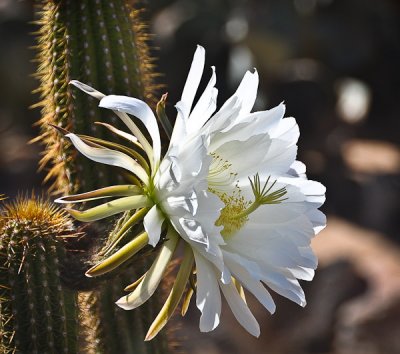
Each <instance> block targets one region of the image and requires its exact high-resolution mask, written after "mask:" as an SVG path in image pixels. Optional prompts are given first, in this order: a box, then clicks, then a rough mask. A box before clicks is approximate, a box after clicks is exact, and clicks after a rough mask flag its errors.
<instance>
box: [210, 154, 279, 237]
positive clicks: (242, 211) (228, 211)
mask: <svg viewBox="0 0 400 354" xmlns="http://www.w3.org/2000/svg"><path fill="white" fill-rule="evenodd" d="M211 156H212V157H213V161H212V163H211V166H210V171H209V175H208V185H209V188H208V189H209V190H210V192H212V193H214V194H216V195H218V197H219V198H220V199H221V200H222V202H223V203H224V204H225V207H224V208H223V209H222V210H221V214H220V216H219V218H218V220H217V221H216V222H215V225H216V226H223V230H222V231H221V235H222V236H223V237H224V238H228V237H230V236H232V235H233V234H234V233H236V232H237V231H238V230H240V229H241V228H242V227H243V226H244V225H245V224H246V222H247V221H248V220H249V215H250V214H251V213H253V212H254V211H256V210H257V209H258V208H259V207H260V206H261V205H266V204H279V203H281V202H283V201H284V200H286V199H287V198H284V196H285V195H286V194H287V190H286V188H285V187H283V188H278V189H276V188H274V186H275V185H276V182H277V181H276V180H275V181H274V182H272V183H269V182H270V177H268V178H267V180H266V182H265V183H264V184H262V183H261V180H260V176H259V175H258V174H256V175H255V176H254V177H253V179H251V178H250V177H249V181H250V186H251V189H252V191H253V194H254V201H253V202H251V201H248V200H246V198H245V197H244V196H243V194H242V191H241V189H240V187H239V185H238V180H237V179H236V178H237V173H235V172H233V171H232V170H231V167H232V164H230V163H229V161H226V160H224V159H222V158H221V157H220V156H219V155H218V154H215V153H212V154H211ZM235 182H236V183H235Z"/></svg>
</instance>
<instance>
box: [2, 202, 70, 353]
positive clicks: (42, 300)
mask: <svg viewBox="0 0 400 354" xmlns="http://www.w3.org/2000/svg"><path fill="white" fill-rule="evenodd" d="M74 233H75V231H74V228H73V224H72V222H71V220H69V218H68V217H67V216H66V215H65V213H62V212H60V211H57V209H56V208H54V207H52V206H51V205H50V204H49V203H46V202H42V201H41V200H36V199H30V200H24V199H22V200H19V201H18V202H17V203H15V205H11V206H8V207H6V209H5V210H3V214H2V216H1V219H0V267H1V272H0V293H1V295H0V298H1V305H0V331H1V333H0V334H1V335H0V342H1V344H0V347H1V346H3V350H4V351H2V353H13V352H17V353H54V354H56V353H57V354H58V353H71V354H72V353H76V352H77V333H78V329H77V328H78V323H77V305H76V296H77V294H76V292H74V291H72V290H69V289H66V288H65V287H64V286H63V284H62V282H61V277H60V272H62V271H63V269H62V266H63V264H64V259H65V249H64V241H63V238H65V237H71V236H73V235H74Z"/></svg>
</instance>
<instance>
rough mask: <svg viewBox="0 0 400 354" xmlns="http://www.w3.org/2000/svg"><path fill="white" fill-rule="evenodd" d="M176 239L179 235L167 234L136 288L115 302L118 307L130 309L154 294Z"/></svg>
mask: <svg viewBox="0 0 400 354" xmlns="http://www.w3.org/2000/svg"><path fill="white" fill-rule="evenodd" d="M178 241H179V237H178V235H177V234H174V235H173V234H172V233H170V234H168V235H167V240H166V241H165V243H164V244H163V245H162V247H161V251H160V253H159V254H158V256H157V258H156V259H155V260H154V262H153V264H152V265H151V267H150V269H149V270H148V271H147V272H146V274H145V276H144V277H143V280H142V281H141V282H140V283H139V285H138V286H137V288H136V289H135V290H134V291H133V292H131V293H130V294H129V295H126V296H123V297H121V298H120V299H119V300H118V301H117V302H116V304H117V305H118V306H119V307H121V308H123V309H124V310H132V309H134V308H136V307H138V306H140V305H142V304H143V303H145V302H146V301H147V300H148V299H149V298H150V297H151V296H152V295H153V294H154V292H155V291H156V289H157V287H158V284H160V281H161V279H162V277H163V274H164V272H165V269H166V268H167V266H168V263H169V261H170V260H171V257H172V255H173V253H174V251H175V249H176V246H177V243H178Z"/></svg>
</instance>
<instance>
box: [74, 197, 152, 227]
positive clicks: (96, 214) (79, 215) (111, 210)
mask: <svg viewBox="0 0 400 354" xmlns="http://www.w3.org/2000/svg"><path fill="white" fill-rule="evenodd" d="M151 203H152V202H151V200H150V199H149V198H147V197H146V196H144V195H134V196H131V197H124V198H119V199H116V200H113V201H111V202H108V203H104V204H101V205H98V206H95V207H94V208H91V209H88V210H85V211H79V210H75V209H67V211H68V212H69V213H70V214H71V215H72V216H73V217H74V218H75V219H77V220H79V221H83V222H91V221H96V220H100V219H104V218H107V217H109V216H111V215H115V214H118V213H122V212H123V211H126V210H131V209H138V208H143V207H148V206H151Z"/></svg>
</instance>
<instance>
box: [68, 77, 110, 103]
mask: <svg viewBox="0 0 400 354" xmlns="http://www.w3.org/2000/svg"><path fill="white" fill-rule="evenodd" d="M69 83H70V84H71V85H74V86H75V87H77V88H78V89H80V90H82V91H83V92H85V93H87V94H88V95H90V96H92V97H94V98H97V99H98V100H101V99H102V98H103V97H104V96H105V95H104V94H103V93H101V92H99V91H97V90H95V89H94V88H93V87H90V86H89V85H86V84H84V83H83V82H80V81H78V80H71V81H70V82H69Z"/></svg>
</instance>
